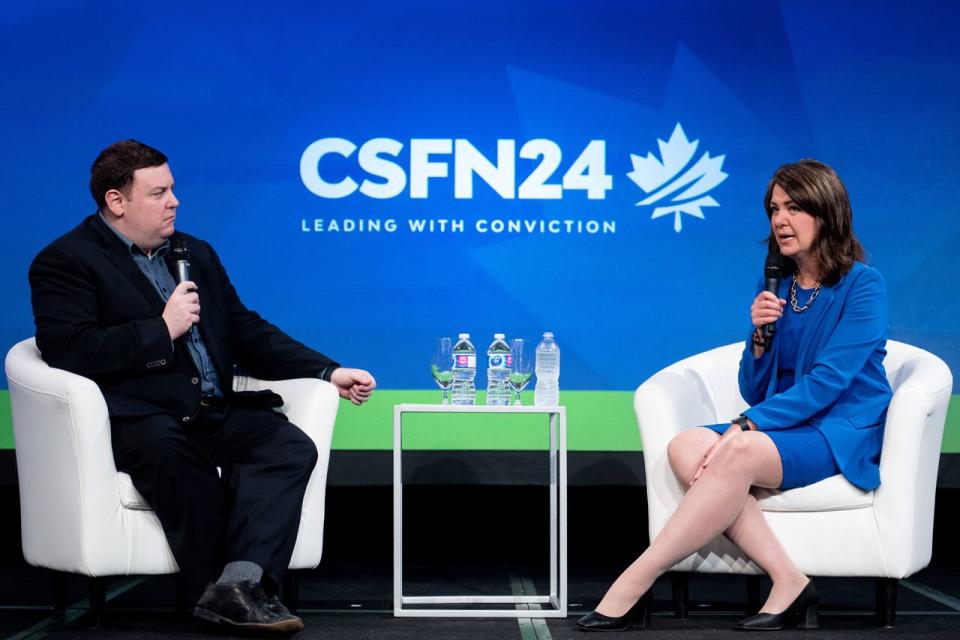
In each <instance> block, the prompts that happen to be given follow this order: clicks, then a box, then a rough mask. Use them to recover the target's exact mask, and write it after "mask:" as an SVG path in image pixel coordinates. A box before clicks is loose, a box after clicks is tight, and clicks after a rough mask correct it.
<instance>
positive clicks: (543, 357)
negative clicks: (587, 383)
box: [533, 331, 560, 407]
mask: <svg viewBox="0 0 960 640" xmlns="http://www.w3.org/2000/svg"><path fill="white" fill-rule="evenodd" d="M536 371H537V386H536V387H535V388H534V390H533V404H535V405H537V406H543V407H553V406H556V405H559V404H560V347H558V346H557V343H556V341H555V340H554V339H553V334H552V333H551V332H549V331H547V332H546V333H544V334H543V340H541V341H540V344H538V345H537V364H536Z"/></svg>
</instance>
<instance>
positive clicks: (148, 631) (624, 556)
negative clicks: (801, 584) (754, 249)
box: [0, 487, 960, 640]
mask: <svg viewBox="0 0 960 640" xmlns="http://www.w3.org/2000/svg"><path fill="white" fill-rule="evenodd" d="M538 491H539V490H538V489H537V488H526V487H521V488H516V487H513V488H501V489H499V490H491V489H489V488H483V489H482V488H459V489H456V490H455V491H454V490H451V489H449V488H447V489H442V490H441V489H436V488H430V489H423V490H422V491H420V492H419V494H418V495H415V493H416V492H415V491H414V492H411V495H410V496H409V497H408V498H405V507H406V509H407V510H406V511H405V524H408V525H409V527H410V528H409V529H408V531H407V533H406V537H405V540H406V541H407V546H406V547H405V550H404V554H405V556H404V557H405V563H404V564H405V572H406V573H405V575H406V576H407V578H408V580H407V581H406V583H405V594H409V595H416V594H417V593H418V592H419V593H420V594H431V595H439V594H450V593H453V592H458V593H475V594H487V595H490V594H509V593H511V592H515V591H516V590H517V589H518V588H522V589H524V590H525V592H527V593H529V592H531V591H537V592H538V593H545V592H546V590H547V586H546V580H545V575H546V568H547V561H546V554H545V552H544V546H545V544H546V540H545V538H546V533H545V532H546V526H545V525H546V521H545V519H544V518H543V517H541V516H542V515H543V514H540V513H538V510H537V508H533V509H532V510H531V507H530V505H531V504H535V503H539V498H540V497H541V496H540V494H539V493H538ZM957 497H958V492H955V491H953V490H950V491H943V492H941V495H939V496H938V502H939V504H938V520H937V533H936V538H935V545H934V558H933V562H932V563H931V566H930V567H928V568H927V569H925V570H923V571H921V572H919V573H918V574H916V575H914V576H912V577H910V578H909V579H908V580H905V581H903V582H902V583H901V587H900V590H899V602H898V617H897V621H896V624H895V626H894V627H893V628H891V629H884V628H880V627H878V626H877V623H876V620H875V618H874V606H875V602H874V582H873V580H872V579H865V578H842V579H841V578H818V579H817V588H818V591H819V592H820V594H821V619H820V627H821V628H820V629H819V630H816V631H805V632H799V631H796V630H788V631H783V632H781V633H780V635H779V636H777V637H794V636H799V634H800V633H803V637H805V638H810V637H816V638H831V639H832V638H840V637H841V636H842V637H843V638H848V637H861V638H874V637H897V638H951V639H953V638H958V637H960V562H958V553H957V552H956V551H955V550H954V549H953V546H954V545H953V542H954V541H955V540H956V539H957V534H958V531H957V527H956V525H955V524H954V523H953V522H952V520H951V519H950V517H949V513H948V512H949V509H950V508H951V507H952V505H953V504H956V498H957ZM642 498H643V493H642V490H641V489H639V488H609V487H608V488H592V489H589V490H588V489H571V492H570V527H569V544H570V553H569V558H570V574H569V594H570V597H569V606H570V612H571V613H570V617H569V618H568V619H566V620H558V619H553V620H547V621H542V620H531V619H524V618H521V619H519V620H517V619H506V618H496V619H476V618H467V619H464V618H457V619H451V618H395V617H393V603H392V593H393V582H392V580H393V578H392V528H391V527H392V504H391V502H390V492H389V490H387V489H385V488H365V489H359V488H351V489H345V488H341V489H337V488H333V489H332V490H331V492H330V495H329V499H328V516H327V531H326V540H325V549H324V561H323V562H322V563H321V565H320V567H318V568H317V569H315V570H312V571H309V572H302V573H301V578H300V582H301V584H300V614H301V615H302V617H303V618H304V620H305V622H306V625H307V628H306V629H305V630H304V631H302V632H301V633H299V634H298V635H297V636H295V637H296V638H298V639H302V640H307V639H313V638H324V639H339V638H345V639H350V638H377V639H378V640H381V639H382V640H386V639H391V638H396V639H399V640H404V639H410V640H434V639H437V640H443V639H447V638H449V639H451V640H454V639H456V640H462V639H478V638H520V639H521V640H546V639H547V638H554V639H561V638H583V637H584V636H583V635H582V634H580V633H578V632H576V631H574V630H573V627H572V624H573V621H574V620H575V619H576V618H577V617H579V616H580V615H583V613H586V612H587V611H589V610H591V609H592V608H593V606H594V605H595V604H596V603H597V601H598V600H599V599H600V597H601V596H602V594H603V592H604V591H605V589H606V588H607V586H609V584H610V582H611V581H612V580H613V578H614V577H615V576H616V574H617V573H618V572H619V571H620V570H621V569H622V568H623V567H624V566H626V564H627V563H628V562H629V561H630V560H631V559H632V557H633V556H634V555H635V554H636V553H637V552H638V551H639V550H641V549H642V548H643V546H644V545H645V544H646V539H645V538H646V536H645V533H644V532H645V528H646V522H645V513H646V506H645V504H643V499H642ZM3 504H4V506H5V508H4V512H5V513H9V511H8V510H7V508H6V507H7V506H8V505H9V504H10V501H9V500H5V501H4V503H3ZM441 504H442V505H446V506H445V507H443V508H440V505H441ZM625 504H631V505H634V506H635V508H631V509H629V510H626V509H624V508H623V505H625ZM458 505H459V506H458ZM598 507H602V508H601V509H598ZM617 507H619V509H618V508H617ZM531 511H532V512H531ZM440 513H442V516H441V518H440V520H442V522H440V521H438V519H437V515H436V514H440ZM585 513H594V514H596V513H601V514H604V516H603V517H601V518H598V517H596V516H594V517H593V518H592V519H590V520H589V521H588V520H587V519H586V518H584V517H579V518H578V517H577V514H585ZM14 514H15V512H14ZM617 514H619V515H617ZM624 514H627V515H624ZM494 515H495V516H496V517H494ZM15 519H16V518H15V515H14V517H12V518H10V520H15ZM494 523H496V526H494ZM504 524H506V526H503V525H504ZM4 538H5V540H4V542H5V543H6V544H4V545H3V548H4V549H6V550H7V552H6V553H5V555H4V557H3V558H2V564H0V637H5V638H16V639H18V640H20V639H26V638H42V637H49V638H87V639H90V640H94V639H99V638H159V637H183V638H190V637H197V638H200V637H204V638H209V637H211V636H210V635H209V634H208V633H206V632H205V631H204V630H203V629H202V628H199V627H196V626H194V624H193V623H192V622H191V621H190V620H189V619H185V618H183V617H180V616H178V615H177V614H176V612H175V611H174V602H175V581H174V579H173V577H170V576H160V577H118V578H114V579H112V580H111V581H110V583H109V587H108V602H107V608H106V613H105V615H104V618H103V621H102V624H101V626H100V627H99V628H94V627H93V626H92V624H91V623H92V621H91V618H90V616H89V615H88V612H87V602H86V594H87V592H86V588H87V582H86V579H85V578H82V577H79V576H75V577H71V578H70V580H69V582H68V591H69V597H68V601H67V602H68V608H67V611H66V615H55V614H54V612H53V609H52V606H51V589H50V585H51V577H50V574H49V573H48V572H46V571H43V570H40V569H36V568H32V567H28V566H26V565H25V564H24V563H23V561H22V559H20V557H19V554H18V553H16V551H17V550H18V548H19V539H18V538H17V539H16V540H14V539H12V538H13V536H12V535H11V532H10V529H6V531H5V533H4ZM766 588H767V585H766V584H764V589H766ZM746 594H747V589H746V580H745V579H744V578H743V577H739V576H711V575H694V576H692V577H691V580H690V596H691V608H690V609H691V611H690V615H689V616H688V617H687V618H686V619H685V620H680V619H677V618H675V617H674V615H673V604H672V600H671V584H670V579H669V577H667V576H664V577H663V578H661V579H660V580H659V581H658V582H657V584H656V585H655V587H654V597H655V611H656V613H655V615H654V619H653V624H652V628H650V629H647V630H644V631H641V630H630V631H627V632H625V633H622V634H620V635H618V636H616V637H621V638H629V637H641V636H642V637H649V638H722V637H743V636H742V635H740V634H739V633H738V632H735V631H733V630H732V625H733V623H734V622H735V621H736V620H737V619H738V618H739V617H741V616H743V615H744V613H745V607H746ZM214 637H216V636H214ZM586 637H591V636H586Z"/></svg>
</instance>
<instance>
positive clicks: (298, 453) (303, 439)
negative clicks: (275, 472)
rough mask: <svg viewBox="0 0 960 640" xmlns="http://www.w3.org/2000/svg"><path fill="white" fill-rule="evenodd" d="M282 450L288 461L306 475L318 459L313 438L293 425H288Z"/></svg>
mask: <svg viewBox="0 0 960 640" xmlns="http://www.w3.org/2000/svg"><path fill="white" fill-rule="evenodd" d="M284 449H285V450H286V452H287V455H288V456H289V458H288V459H289V460H291V461H293V462H294V463H295V464H296V465H297V466H298V467H300V468H302V469H304V470H305V471H307V472H308V473H310V472H312V471H313V469H314V467H316V466H317V461H318V460H319V459H320V452H319V450H318V449H317V445H316V443H315V442H314V441H313V438H311V437H310V436H308V435H307V434H306V433H305V432H304V431H302V430H301V429H300V428H299V427H297V426H296V425H293V424H290V425H289V429H288V430H287V433H286V435H285V442H284Z"/></svg>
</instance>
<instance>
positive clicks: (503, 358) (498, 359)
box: [487, 353, 513, 369]
mask: <svg viewBox="0 0 960 640" xmlns="http://www.w3.org/2000/svg"><path fill="white" fill-rule="evenodd" d="M512 365H513V356H512V355H510V354H509V353H506V354H501V353H495V354H494V355H492V356H489V359H488V364H487V366H488V367H489V368H490V369H509V368H510V367H511V366H512Z"/></svg>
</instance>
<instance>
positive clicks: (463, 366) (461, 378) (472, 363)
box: [450, 333, 477, 404]
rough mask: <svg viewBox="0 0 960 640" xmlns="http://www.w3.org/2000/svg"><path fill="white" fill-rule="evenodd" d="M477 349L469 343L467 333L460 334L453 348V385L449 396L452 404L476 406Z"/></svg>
mask: <svg viewBox="0 0 960 640" xmlns="http://www.w3.org/2000/svg"><path fill="white" fill-rule="evenodd" d="M476 375H477V349H476V348H475V347H474V346H473V343H472V342H470V334H469V333H461V334H460V337H459V340H457V344H455V345H454V346H453V385H452V386H451V387H450V388H451V393H450V396H451V398H452V402H453V404H476V403H477V388H476V386H474V384H473V379H474V378H475V377H476Z"/></svg>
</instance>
